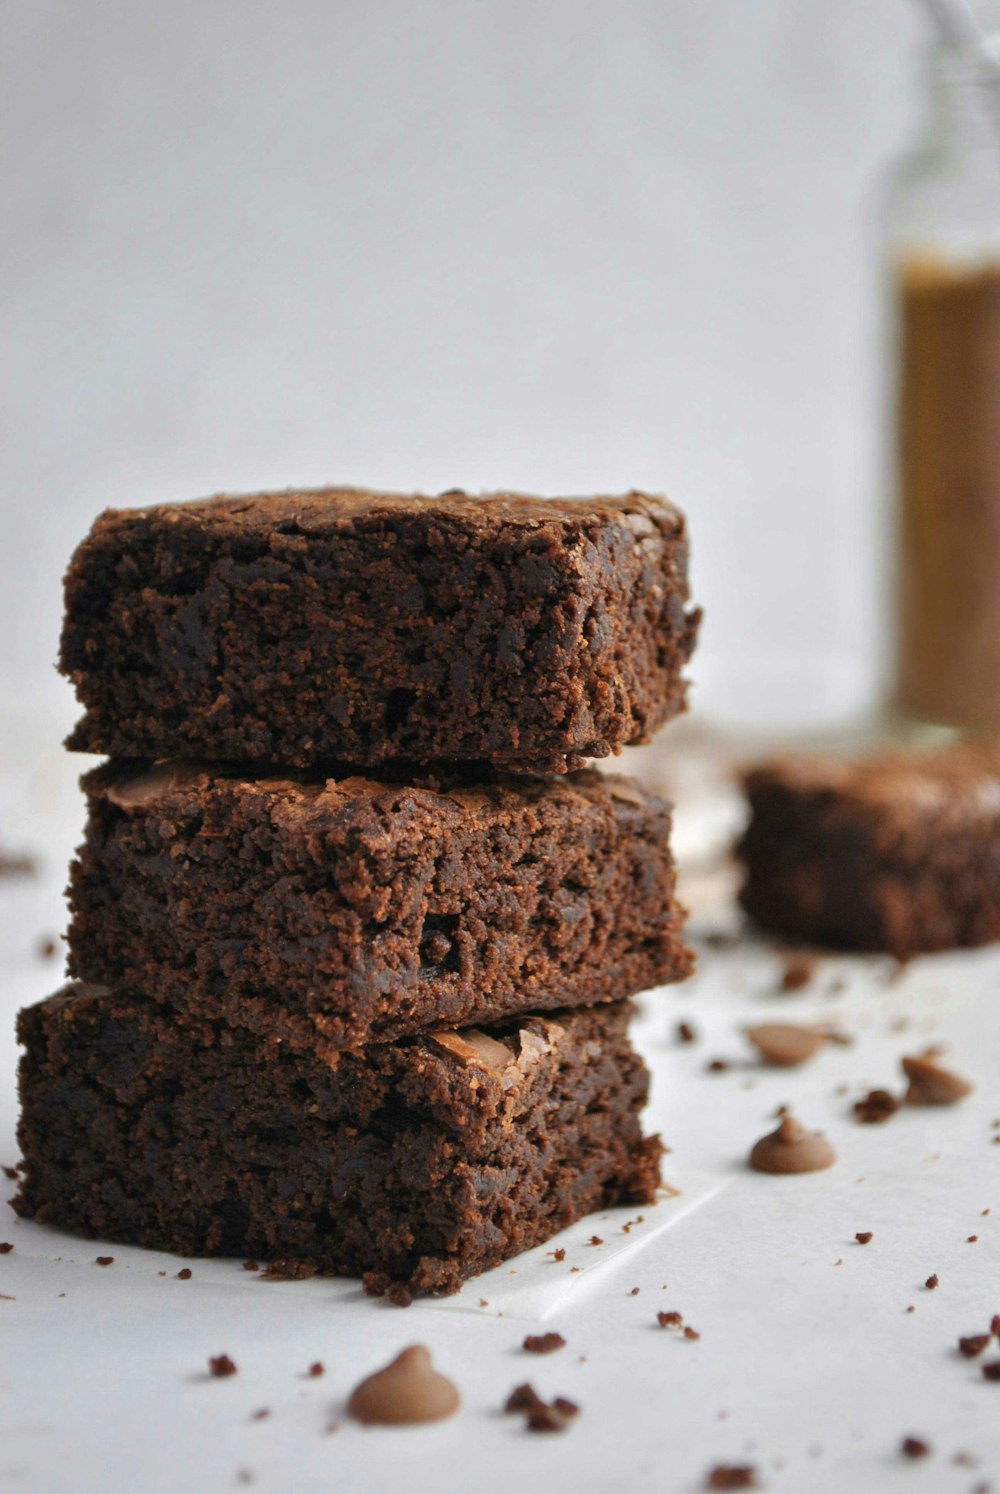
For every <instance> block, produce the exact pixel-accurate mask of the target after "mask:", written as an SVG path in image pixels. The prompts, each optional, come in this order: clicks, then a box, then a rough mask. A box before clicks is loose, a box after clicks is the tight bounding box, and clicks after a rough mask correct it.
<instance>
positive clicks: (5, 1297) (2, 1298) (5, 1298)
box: [0, 1292, 66, 1302]
mask: <svg viewBox="0 0 1000 1494" xmlns="http://www.w3.org/2000/svg"><path fill="white" fill-rule="evenodd" d="M59 1295H60V1297H65V1295H66V1293H65V1292H60V1293H59ZM16 1301H17V1298H16V1297H11V1296H10V1294H9V1293H8V1292H0V1302H16Z"/></svg>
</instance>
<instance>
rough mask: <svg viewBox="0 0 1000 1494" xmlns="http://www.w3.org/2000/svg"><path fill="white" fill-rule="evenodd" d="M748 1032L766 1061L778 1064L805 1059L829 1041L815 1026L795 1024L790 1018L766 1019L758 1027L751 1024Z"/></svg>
mask: <svg viewBox="0 0 1000 1494" xmlns="http://www.w3.org/2000/svg"><path fill="white" fill-rule="evenodd" d="M746 1035H747V1039H748V1040H749V1041H750V1042H751V1043H752V1044H753V1046H754V1047H755V1048H756V1049H757V1052H758V1053H759V1054H760V1056H761V1058H762V1059H763V1060H764V1062H765V1063H769V1064H773V1065H775V1066H776V1067H778V1068H794V1067H795V1066H796V1065H797V1064H800V1063H805V1062H806V1060H807V1059H809V1058H813V1057H814V1056H815V1055H816V1054H817V1053H818V1052H819V1050H820V1049H821V1048H822V1047H824V1045H825V1044H826V1041H827V1040H826V1037H825V1036H824V1035H823V1034H822V1033H820V1032H817V1031H816V1030H815V1028H811V1027H796V1026H795V1025H794V1024H793V1023H791V1022H764V1023H761V1025H760V1026H758V1027H748V1028H747V1030H746Z"/></svg>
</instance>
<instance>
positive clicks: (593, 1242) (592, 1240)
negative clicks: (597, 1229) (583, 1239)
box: [587, 1235, 604, 1245]
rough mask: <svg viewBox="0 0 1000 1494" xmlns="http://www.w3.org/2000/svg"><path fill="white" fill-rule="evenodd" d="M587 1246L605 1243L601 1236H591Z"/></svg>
mask: <svg viewBox="0 0 1000 1494" xmlns="http://www.w3.org/2000/svg"><path fill="white" fill-rule="evenodd" d="M587 1244H588V1245H603V1244H604V1241H603V1240H602V1239H601V1237H600V1235H591V1237H590V1239H589V1240H588V1241H587Z"/></svg>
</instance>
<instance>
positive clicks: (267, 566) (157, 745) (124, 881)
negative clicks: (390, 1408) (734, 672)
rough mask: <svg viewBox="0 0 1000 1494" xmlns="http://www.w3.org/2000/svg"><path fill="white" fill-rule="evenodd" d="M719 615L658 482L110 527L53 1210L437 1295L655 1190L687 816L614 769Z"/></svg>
mask: <svg viewBox="0 0 1000 1494" xmlns="http://www.w3.org/2000/svg"><path fill="white" fill-rule="evenodd" d="M687 598H688V592H687V543H686V537H685V530H684V521H683V518H682V516H681V515H680V514H679V513H678V512H677V510H676V509H674V508H673V507H671V506H670V505H669V504H668V503H666V502H665V501H664V500H662V499H660V498H652V497H647V496H643V495H641V494H637V493H632V494H629V495H628V496H627V497H624V498H599V499H593V500H575V499H572V500H571V499H556V500H539V499H530V498H523V497H519V496H515V495H509V494H498V495H494V496H490V497H486V498H480V499H472V498H468V497H466V496H465V495H464V494H462V493H457V492H451V493H446V494H443V495H442V496H441V497H439V498H435V499H424V498H407V497H396V496H392V495H388V494H376V493H367V492H360V491H356V490H334V489H330V490H323V491H318V492H289V493H282V494H270V495H267V494H265V495H260V496H255V497H249V498H216V499H211V500H207V501H204V502H198V503H192V504H179V505H169V506H167V505H164V506H160V507H155V508H150V509H144V510H127V511H121V512H114V511H112V512H108V513H105V514H104V515H102V517H101V518H99V519H98V521H97V523H96V524H95V526H94V528H93V530H92V532H91V534H90V535H89V537H88V538H87V539H86V540H85V541H84V543H83V545H82V546H81V547H80V549H79V550H78V552H77V554H76V556H75V557H74V559H73V562H72V564H71V566H70V570H69V574H68V577H67V591H66V600H67V614H66V622H65V630H64V635H63V645H62V667H63V669H64V671H65V672H66V673H67V674H68V675H69V676H70V678H71V679H72V680H73V682H74V684H75V686H76V689H77V692H78V695H79V698H80V700H81V702H82V704H83V706H84V707H85V715H84V717H83V719H82V721H81V722H80V724H79V726H78V727H77V729H76V730H75V732H74V734H73V736H72V737H71V739H70V743H69V745H70V746H71V747H72V748H75V749H78V750H81V751H85V752H93V753H102V754H107V755H108V756H109V757H110V761H109V762H107V763H106V764H104V765H103V766H100V767H98V768H96V769H95V770H93V771H92V772H90V773H89V774H88V775H87V776H86V778H85V779H84V781H83V782H84V788H85V791H86V794H87V797H88V801H89V820H88V825H87V831H86V838H85V841H84V844H83V846H82V848H81V850H80V852H79V856H78V859H77V860H76V862H75V863H74V865H73V868H72V874H71V884H70V904H71V910H72V921H71V926H70V930H69V951H70V953H69V964H70V973H71V975H72V976H73V977H74V981H73V983H72V984H70V985H69V986H67V987H66V988H65V989H63V990H62V991H61V992H59V993H58V994H57V995H55V996H53V997H51V998H50V999H49V1000H47V1001H43V1002H41V1003H40V1004H39V1005H37V1006H34V1007H32V1008H30V1009H28V1010H27V1011H25V1012H23V1013H22V1014H21V1018H20V1026H19V1031H20V1037H21V1040H22V1042H23V1043H24V1045H25V1048H26V1053H25V1056H24V1058H23V1060H22V1066H21V1098H22V1121H21V1132H20V1136H21V1144H22V1149H23V1155H24V1163H23V1166H22V1172H23V1177H22V1185H21V1191H20V1194H19V1196H18V1198H17V1200H16V1207H17V1208H18V1210H19V1211H20V1212H21V1213H22V1214H24V1215H27V1216H30V1217H32V1218H35V1219H38V1220H42V1221H45V1222H47V1223H51V1224H55V1225H60V1226H63V1227H66V1228H69V1229H73V1230H76V1231H78V1232H80V1233H83V1234H86V1235H90V1236H101V1237H105V1238H108V1239H116V1240H121V1241H126V1242H132V1243H136V1244H140V1245H146V1246H152V1247H158V1248H160V1249H166V1250H172V1251H176V1252H179V1253H181V1254H185V1255H191V1254H223V1255H246V1256H252V1257H256V1258H259V1259H263V1260H267V1261H270V1262H271V1263H272V1267H274V1263H275V1262H278V1263H279V1264H278V1266H277V1267H276V1271H277V1272H279V1273H280V1272H282V1271H283V1272H285V1274H307V1273H310V1272H312V1271H313V1270H319V1271H326V1272H335V1273H341V1274H349V1275H362V1276H363V1277H364V1279H365V1284H366V1286H367V1287H368V1289H369V1290H371V1291H373V1292H386V1293H388V1294H389V1295H390V1296H391V1297H393V1298H394V1299H395V1300H404V1301H405V1300H408V1298H409V1296H410V1295H411V1294H412V1293H414V1292H434V1293H447V1292H450V1291H454V1290H456V1289H457V1287H458V1286H459V1285H460V1284H461V1282H462V1281H463V1280H464V1279H465V1278H466V1277H468V1276H470V1275H473V1274H474V1273H475V1272H477V1271H481V1270H483V1269H485V1268H487V1267H489V1266H492V1265H495V1264H496V1263H497V1262H499V1261H501V1260H503V1259H504V1258H506V1257H508V1256H510V1255H513V1254H515V1253H516V1252H518V1251H520V1250H524V1249H526V1248H527V1247H529V1246H531V1245H535V1244H538V1243H539V1242H541V1241H543V1240H545V1239H547V1238H549V1237H550V1236H551V1235H552V1234H554V1233H555V1232H556V1231H558V1230H559V1229H561V1228H563V1227H564V1226H565V1225H567V1224H569V1223H571V1222H572V1221H573V1220H574V1219H577V1218H579V1217H580V1216H581V1215H583V1214H586V1213H588V1212H589V1211H591V1210H593V1209H596V1208H602V1207H605V1206H607V1205H609V1204H614V1203H625V1202H629V1203H632V1202H648V1201H650V1200H651V1198H652V1196H653V1193H654V1190H655V1187H656V1184H657V1181H658V1174H659V1153H660V1146H659V1142H658V1140H657V1139H656V1138H649V1139H644V1138H643V1136H642V1132H641V1130H640V1124H639V1113H640V1111H641V1109H642V1106H643V1104H644V1102H645V1097H646V1089H647V1075H646V1071H645V1069H644V1067H643V1064H642V1062H641V1060H640V1059H639V1058H638V1057H637V1056H636V1054H635V1053H634V1052H633V1051H632V1049H631V1047H630V1045H629V1041H628V1035H627V1024H628V1020H629V1016H630V1011H631V1007H630V1003H629V998H630V997H631V996H633V995H635V994H636V993H637V992H639V991H641V990H643V989H645V988H646V987H649V986H655V985H660V984H663V983H665V982H668V981H674V980H678V979H680V978H682V977H683V976H685V975H686V974H687V973H688V971H689V969H690V963H691V957H690V955H689V953H688V951H687V949H686V948H685V947H684V944H683V941H682V937H681V932H682V913H681V910H680V909H679V908H678V906H677V904H676V902H675V900H674V868H673V863H672V860H671V856H670V850H669V845H668V835H669V828H670V821H669V808H668V806H667V805H665V804H663V803H662V802H661V801H660V800H658V799H657V798H656V797H655V796H653V795H652V794H650V793H648V792H647V791H646V790H645V789H644V788H642V787H641V786H640V785H639V784H637V783H635V782H633V781H632V780H630V779H626V778H622V777H616V776H612V775H605V774H603V773H598V772H595V771H594V770H587V769H581V767H580V765H581V763H582V761H583V759H585V758H587V757H605V756H607V755H608V754H609V753H611V752H616V751H618V749H619V748H620V747H621V746H622V745H624V744H625V743H628V742H634V741H640V740H646V739H647V738H648V737H649V735H650V734H651V732H652V731H653V730H655V729H656V727H658V726H659V725H660V724H662V723H663V722H664V721H666V720H667V719H668V718H669V717H670V716H672V715H674V714H676V713H677V712H678V711H679V710H681V709H682V708H683V704H684V683H683V680H682V670H683V667H684V665H685V663H686V662H687V659H688V657H689V656H690V653H691V650H692V647H693V644H694V637H695V633H696V629H697V622H698V615H697V613H696V612H694V611H691V610H689V609H688V607H687Z"/></svg>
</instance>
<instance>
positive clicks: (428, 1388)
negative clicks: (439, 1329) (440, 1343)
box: [347, 1344, 460, 1426]
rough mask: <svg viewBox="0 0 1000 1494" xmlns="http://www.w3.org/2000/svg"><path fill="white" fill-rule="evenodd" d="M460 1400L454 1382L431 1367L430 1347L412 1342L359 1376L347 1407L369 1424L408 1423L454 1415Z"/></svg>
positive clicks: (354, 1415) (439, 1419) (352, 1414)
mask: <svg viewBox="0 0 1000 1494" xmlns="http://www.w3.org/2000/svg"><path fill="white" fill-rule="evenodd" d="M459 1404H460V1399H459V1394H458V1391H457V1390H456V1389H455V1387H454V1385H453V1384H452V1383H451V1381H450V1380H446V1379H445V1377H444V1375H439V1374H438V1372H437V1371H436V1370H435V1369H434V1368H433V1366H432V1364H431V1356H430V1350H429V1349H426V1348H424V1346H423V1345H422V1344H414V1345H412V1346H411V1347H410V1348H408V1349H404V1350H403V1352H402V1353H401V1354H397V1356H396V1358H395V1359H394V1360H393V1361H392V1362H391V1364H387V1365H386V1367H385V1368H384V1369H381V1370H378V1371H376V1373H375V1374H374V1375H369V1376H368V1378H367V1379H366V1380H362V1381H361V1384H360V1385H358V1386H357V1387H356V1388H355V1389H354V1391H353V1392H352V1394H351V1398H350V1400H349V1401H348V1403H347V1410H348V1413H349V1414H350V1415H351V1416H353V1417H354V1419H355V1420H356V1421H361V1422H364V1423H365V1424H366V1425H368V1426H411V1425H414V1424H416V1423H417V1422H423V1421H443V1420H444V1418H445V1417H447V1416H454V1414H455V1412H456V1411H457V1410H458V1408H459Z"/></svg>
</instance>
